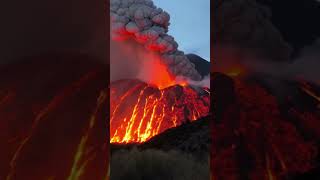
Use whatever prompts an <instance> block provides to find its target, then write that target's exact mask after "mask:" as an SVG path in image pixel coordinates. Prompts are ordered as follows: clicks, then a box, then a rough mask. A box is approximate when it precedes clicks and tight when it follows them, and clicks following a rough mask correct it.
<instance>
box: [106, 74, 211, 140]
mask: <svg viewBox="0 0 320 180" xmlns="http://www.w3.org/2000/svg"><path fill="white" fill-rule="evenodd" d="M130 87H131V88H130ZM111 93H112V95H111V120H110V126H111V130H110V135H111V137H110V138H111V140H110V141H111V142H112V143H132V142H145V141H147V140H148V139H150V138H151V137H153V136H155V135H157V134H159V133H161V132H163V131H164V130H166V129H168V128H171V127H175V126H178V125H181V124H182V123H184V122H187V121H188V120H190V121H194V120H197V119H198V118H199V117H202V116H205V115H207V114H208V112H209V94H208V93H207V92H206V91H203V94H199V93H198V92H197V91H195V90H194V89H192V88H190V87H187V86H179V85H177V86H171V87H168V88H165V89H161V88H157V87H154V86H150V85H148V84H146V83H142V82H141V81H136V80H123V81H118V82H114V83H113V84H112V85H111Z"/></svg>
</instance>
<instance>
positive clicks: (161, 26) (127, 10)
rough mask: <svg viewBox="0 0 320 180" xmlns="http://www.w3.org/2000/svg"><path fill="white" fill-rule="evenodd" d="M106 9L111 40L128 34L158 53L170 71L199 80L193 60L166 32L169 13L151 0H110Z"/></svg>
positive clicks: (121, 38) (123, 38)
mask: <svg viewBox="0 0 320 180" xmlns="http://www.w3.org/2000/svg"><path fill="white" fill-rule="evenodd" d="M110 12H111V28H112V29H111V36H112V38H113V39H114V40H126V39H130V38H132V39H134V40H135V41H137V42H138V43H140V44H142V45H143V46H144V47H145V48H146V49H148V50H150V51H153V52H157V53H159V54H160V56H161V61H162V63H163V64H164V65H166V67H167V69H168V72H169V73H170V74H171V75H173V76H175V77H177V76H183V77H186V78H190V79H192V80H196V81H197V80H201V76H200V74H199V73H198V72H197V71H196V69H195V66H194V64H193V63H191V62H190V61H189V59H188V58H187V57H186V56H185V55H184V53H183V52H182V51H179V50H178V44H177V42H176V41H175V40H174V38H173V37H172V36H170V35H168V34H167V32H168V26H169V24H170V23H169V20H170V16H169V14H168V13H167V12H165V11H163V10H162V9H161V8H157V7H156V6H155V5H154V4H153V2H152V1H151V0H111V3H110Z"/></svg>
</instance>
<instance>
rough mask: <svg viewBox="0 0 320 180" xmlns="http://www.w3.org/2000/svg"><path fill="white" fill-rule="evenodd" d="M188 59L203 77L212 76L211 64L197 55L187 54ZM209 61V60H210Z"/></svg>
mask: <svg viewBox="0 0 320 180" xmlns="http://www.w3.org/2000/svg"><path fill="white" fill-rule="evenodd" d="M187 57H188V59H189V60H190V61H191V62H192V63H193V64H194V65H195V68H196V70H197V71H198V72H199V73H200V75H201V76H202V77H205V76H207V75H209V74H210V62H209V61H206V60H205V59H203V58H201V57H200V56H198V55H195V54H187ZM208 60H209V59H208Z"/></svg>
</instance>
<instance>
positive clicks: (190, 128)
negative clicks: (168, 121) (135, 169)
mask: <svg viewBox="0 0 320 180" xmlns="http://www.w3.org/2000/svg"><path fill="white" fill-rule="evenodd" d="M212 120H213V119H212V116H210V115H209V116H206V117H203V118H200V119H198V120H197V121H194V122H190V123H185V124H182V125H181V126H178V127H176V128H171V129H168V130H166V131H164V132H163V133H161V134H159V135H157V136H154V137H153V138H151V139H150V140H149V141H147V142H145V143H143V144H141V145H140V146H139V147H141V148H142V149H160V150H165V151H168V150H180V151H182V152H187V153H191V154H196V155H201V154H206V153H208V152H209V148H210V143H211V138H210V121H212Z"/></svg>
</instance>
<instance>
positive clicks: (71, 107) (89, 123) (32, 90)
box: [0, 54, 109, 180]
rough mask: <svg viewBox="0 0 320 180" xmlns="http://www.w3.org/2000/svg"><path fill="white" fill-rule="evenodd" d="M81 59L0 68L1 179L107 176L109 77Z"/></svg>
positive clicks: (74, 179)
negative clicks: (107, 79)
mask: <svg viewBox="0 0 320 180" xmlns="http://www.w3.org/2000/svg"><path fill="white" fill-rule="evenodd" d="M92 59H93V58H91V57H88V56H82V55H67V54H65V55H55V54H50V55H48V56H46V55H44V56H39V57H30V58H27V59H24V60H21V61H19V62H17V63H13V64H9V65H4V66H1V67H0V82H1V83H0V120H1V121H0V144H1V148H0V159H1V161H0V179H1V180H2V179H6V180H22V179H23V180H44V179H51V180H53V179H55V180H56V179H69V180H82V179H96V180H105V179H106V176H107V172H108V151H109V150H108V146H109V145H108V143H109V141H108V139H109V138H108V135H109V133H108V103H109V98H108V97H109V93H108V89H107V85H108V82H107V81H106V77H108V76H106V74H107V72H106V71H105V69H104V66H102V65H101V64H100V63H95V62H93V61H92Z"/></svg>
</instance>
